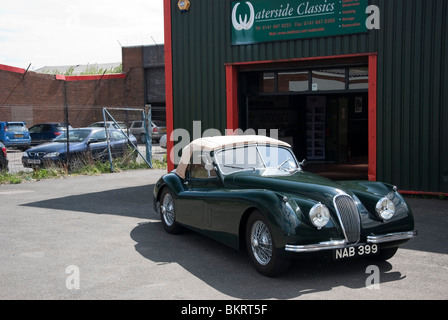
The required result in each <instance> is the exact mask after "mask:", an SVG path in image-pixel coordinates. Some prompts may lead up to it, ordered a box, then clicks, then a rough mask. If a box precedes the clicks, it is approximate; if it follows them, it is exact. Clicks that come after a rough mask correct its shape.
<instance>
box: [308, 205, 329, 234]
mask: <svg viewBox="0 0 448 320" xmlns="http://www.w3.org/2000/svg"><path fill="white" fill-rule="evenodd" d="M310 219H311V222H312V223H313V225H314V226H316V228H317V229H321V228H322V227H325V226H326V225H327V223H328V221H330V211H329V210H328V208H327V207H326V206H325V205H323V204H322V203H318V204H316V205H315V206H314V207H312V208H311V210H310Z"/></svg>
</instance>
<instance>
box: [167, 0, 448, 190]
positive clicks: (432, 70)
mask: <svg viewBox="0 0 448 320" xmlns="http://www.w3.org/2000/svg"><path fill="white" fill-rule="evenodd" d="M231 2H232V0H195V1H194V2H193V1H192V4H191V7H190V11H189V12H187V13H182V12H180V11H179V10H178V8H177V1H174V0H173V1H172V2H171V5H172V39H173V43H172V46H173V70H174V71H173V99H174V110H173V111H174V128H185V129H187V130H188V131H189V132H191V133H192V123H193V121H195V120H201V121H202V130H205V129H207V128H217V129H219V130H221V131H224V129H225V126H226V123H225V122H226V101H225V99H226V98H225V90H226V88H225V63H235V62H248V61H264V60H280V59H293V58H304V57H319V56H334V55H347V54H356V53H370V52H377V53H378V97H377V101H378V105H377V116H378V125H377V129H378V137H377V156H378V159H377V164H378V168H377V178H378V180H382V181H386V182H390V183H394V184H396V185H397V186H398V187H399V188H400V189H404V190H415V191H436V192H448V125H445V124H447V123H448V101H447V100H448V79H447V74H448V62H447V59H448V58H447V57H448V24H447V16H448V1H445V0H425V1H422V0H372V1H370V2H369V3H370V4H374V5H377V6H378V7H379V8H380V12H381V28H380V30H372V31H370V32H369V33H367V34H357V35H347V36H336V37H325V38H315V39H303V40H291V41H276V42H267V43H259V44H254V45H241V46H232V45H231V39H230V38H231V35H230V30H231V29H230V14H231V13H230V6H231Z"/></svg>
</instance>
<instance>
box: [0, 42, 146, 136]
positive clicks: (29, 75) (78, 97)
mask: <svg viewBox="0 0 448 320" xmlns="http://www.w3.org/2000/svg"><path fill="white" fill-rule="evenodd" d="M122 55H123V57H122V59H123V74H121V75H116V74H115V75H104V76H101V75H98V76H75V77H63V76H55V75H48V74H40V73H36V72H32V71H28V72H25V70H23V69H19V68H14V67H9V66H4V65H0V121H26V122H27V126H28V127H31V126H32V125H34V124H37V123H42V122H64V121H65V109H64V107H65V103H67V106H68V109H69V121H70V124H71V125H72V126H73V127H83V126H87V125H89V124H91V123H93V122H96V121H102V120H103V113H102V110H103V107H109V108H125V107H129V108H143V106H144V69H143V58H142V47H132V48H123V51H122Z"/></svg>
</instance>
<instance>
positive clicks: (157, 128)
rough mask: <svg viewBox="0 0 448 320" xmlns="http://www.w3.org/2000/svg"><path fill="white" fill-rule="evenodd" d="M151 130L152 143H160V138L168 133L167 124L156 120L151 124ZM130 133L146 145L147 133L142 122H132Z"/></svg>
mask: <svg viewBox="0 0 448 320" xmlns="http://www.w3.org/2000/svg"><path fill="white" fill-rule="evenodd" d="M149 130H150V135H151V139H152V141H154V142H159V140H160V138H161V137H162V136H163V135H164V134H165V133H166V124H165V122H163V121H159V120H154V121H152V122H151V128H150V129H149ZM129 131H130V133H132V134H133V135H134V136H135V137H136V138H137V140H138V141H139V142H141V143H146V131H145V126H144V124H143V121H142V120H140V121H133V122H131V124H130V126H129Z"/></svg>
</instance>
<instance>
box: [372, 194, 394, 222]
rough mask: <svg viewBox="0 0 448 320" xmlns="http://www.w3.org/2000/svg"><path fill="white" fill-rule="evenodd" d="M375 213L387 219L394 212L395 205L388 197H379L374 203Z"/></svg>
mask: <svg viewBox="0 0 448 320" xmlns="http://www.w3.org/2000/svg"><path fill="white" fill-rule="evenodd" d="M375 209H376V213H378V215H379V216H380V217H381V218H382V219H383V220H389V219H391V218H392V217H393V216H394V214H395V205H394V203H393V202H392V200H390V199H389V198H388V197H384V198H382V199H380V200H379V201H378V202H377V204H376V208H375Z"/></svg>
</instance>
